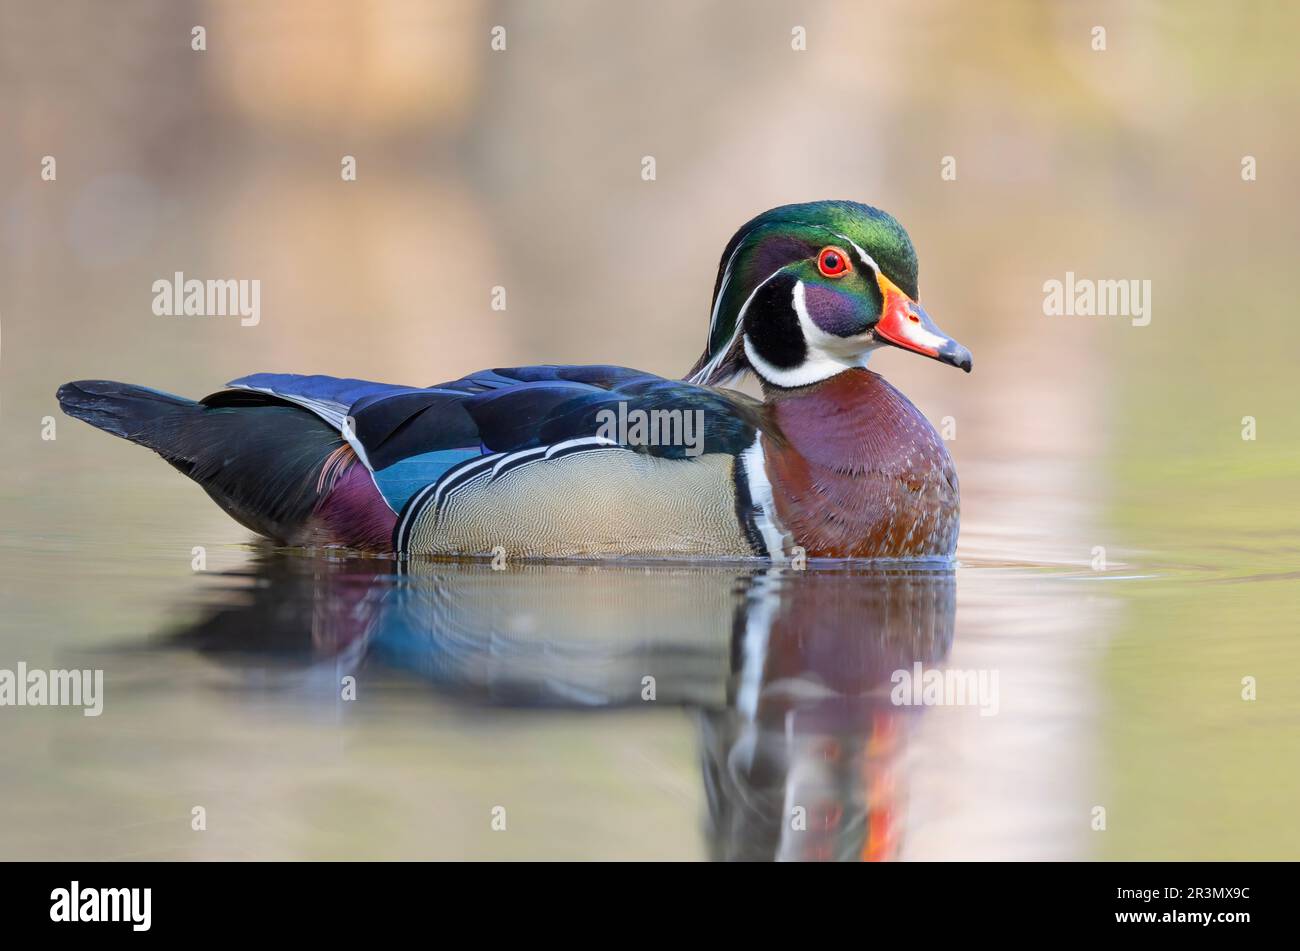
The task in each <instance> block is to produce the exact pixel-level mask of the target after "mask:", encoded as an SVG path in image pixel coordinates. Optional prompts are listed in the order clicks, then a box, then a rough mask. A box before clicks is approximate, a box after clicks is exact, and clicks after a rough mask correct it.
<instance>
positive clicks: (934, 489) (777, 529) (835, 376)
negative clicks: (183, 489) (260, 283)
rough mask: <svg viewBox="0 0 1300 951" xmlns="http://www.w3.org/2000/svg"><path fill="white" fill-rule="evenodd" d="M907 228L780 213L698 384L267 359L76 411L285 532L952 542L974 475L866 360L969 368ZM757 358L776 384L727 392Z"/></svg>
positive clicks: (608, 375) (729, 263)
mask: <svg viewBox="0 0 1300 951" xmlns="http://www.w3.org/2000/svg"><path fill="white" fill-rule="evenodd" d="M916 273H917V261H916V252H915V250H914V249H913V247H912V242H911V240H910V238H909V237H908V235H907V232H906V231H904V230H903V227H902V226H901V225H900V224H899V223H898V222H897V221H895V220H894V218H892V217H891V216H889V215H888V214H886V213H884V212H882V211H879V210H878V209H875V208H872V207H869V206H867V205H862V204H858V203H856V202H848V201H822V202H811V203H806V204H797V205H785V206H782V207H779V208H774V209H772V210H770V211H767V212H764V213H763V214H761V215H759V216H758V217H756V218H754V219H753V220H751V221H749V222H748V223H746V224H745V225H744V226H743V227H741V229H740V230H739V231H737V232H736V234H735V236H734V237H733V238H732V239H731V241H730V242H729V243H728V244H727V247H726V249H725V250H724V251H723V254H722V260H721V262H720V264H719V267H718V277H717V281H716V284H715V286H714V292H713V307H712V316H711V319H710V324H709V335H708V344H707V347H706V349H705V351H704V353H703V355H702V356H701V357H700V358H699V360H698V361H697V362H696V364H695V367H694V368H693V369H692V371H691V372H690V374H689V375H688V376H687V378H686V379H685V380H670V379H665V378H662V377H658V376H655V375H653V374H650V373H644V372H641V371H637V370H630V369H626V368H623V367H616V366H529V367H515V368H513V369H497V370H485V371H483V372H480V373H474V374H471V375H469V376H466V377H463V378H461V379H459V380H455V381H453V382H450V383H441V384H438V385H436V386H430V387H411V386H397V385H391V384H385V383H372V382H367V381H363V380H354V379H339V378H335V377H327V376H303V375H297V374H281V373H259V374H254V375H253V376H246V377H242V378H240V379H237V380H234V381H232V382H231V383H229V384H227V386H228V387H229V388H228V389H225V390H221V391H219V392H217V393H214V394H212V395H211V396H208V397H205V398H204V399H202V400H199V401H197V402H195V401H193V400H190V399H186V398H184V397H179V396H173V395H171V394H168V393H163V392H160V391H158V390H153V389H149V388H146V387H141V386H134V385H130V384H123V383H114V382H109V381H102V380H87V381H80V382H76V383H68V384H65V385H64V386H62V387H60V388H59V391H58V399H59V403H60V405H61V406H62V408H63V410H64V412H66V413H68V414H69V415H72V416H75V417H77V418H78V419H83V420H85V421H86V422H88V423H91V424H92V425H94V426H97V427H99V428H100V429H103V430H105V431H107V432H110V433H113V434H114V435H117V436H121V437H123V438H126V439H129V440H131V441H132V442H136V443H139V444H141V445H143V446H147V447H149V448H150V449H153V450H154V451H155V452H157V453H158V454H159V455H161V456H162V457H163V458H164V459H166V460H167V461H168V462H170V463H171V464H172V465H173V466H175V467H176V468H177V469H179V470H180V471H181V472H183V473H185V474H186V475H188V476H189V477H190V478H192V479H194V480H195V481H196V482H198V483H199V484H200V485H201V486H203V488H204V489H205V490H206V491H207V493H208V494H209V495H210V496H211V497H212V498H213V499H214V500H216V502H217V504H218V505H220V506H221V507H222V508H223V509H225V510H226V511H227V512H228V513H230V514H231V515H232V516H233V517H234V518H235V519H237V520H238V521H239V522H241V523H242V524H243V525H245V526H246V527H248V528H250V529H252V530H253V531H255V532H258V533H259V534H262V535H265V536H267V537H269V538H271V539H273V540H275V541H277V542H279V543H282V544H288V545H326V546H342V547H347V548H354V549H360V550H365V551H372V552H394V553H397V554H399V555H407V554H430V555H445V556H475V555H487V554H495V555H498V556H502V555H504V556H505V557H510V558H538V557H540V558H565V557H579V558H582V557H586V558H611V557H731V558H762V559H772V560H777V561H780V560H786V559H789V558H791V557H795V556H798V555H800V554H802V555H806V556H808V557H826V558H906V559H915V558H925V559H943V558H950V557H951V556H952V554H953V551H954V550H955V547H956V543H957V530H958V507H959V505H958V488H957V473H956V471H955V470H954V468H953V464H952V460H951V459H950V458H949V456H948V452H947V450H946V449H945V448H944V445H943V442H942V440H941V439H940V438H939V436H938V434H937V433H936V432H935V430H934V428H933V427H932V426H931V425H930V423H929V422H928V421H927V420H926V418H925V417H924V416H923V415H922V414H921V413H920V411H918V410H917V409H916V407H915V406H913V405H912V404H911V403H910V402H909V401H908V400H907V398H906V397H904V396H903V395H902V394H901V393H900V392H899V391H898V390H896V389H895V388H894V387H892V386H890V385H889V384H888V383H886V382H885V381H884V380H883V379H882V378H881V377H880V376H878V375H877V374H875V373H872V372H871V371H869V370H867V369H866V366H865V365H866V361H867V358H868V356H869V355H870V353H871V352H872V351H873V350H875V349H876V348H878V347H881V346H885V345H889V346H895V347H901V348H903V349H905V350H911V351H913V352H914V353H919V354H922V355H924V356H927V357H931V358H933V359H935V360H939V361H941V362H943V363H947V364H950V365H952V366H955V367H959V368H961V369H963V370H966V371H968V372H969V370H970V368H971V355H970V352H969V351H968V350H966V348H965V347H962V346H960V345H958V344H957V343H956V342H955V341H954V340H952V339H951V338H950V337H948V336H946V335H944V334H943V333H942V332H941V331H940V330H939V329H938V328H937V327H936V326H935V325H934V323H933V321H931V319H930V317H929V315H928V314H926V312H925V311H924V310H923V309H922V307H921V305H920V303H919V302H918V300H917V297H918V294H917V277H916ZM746 372H752V373H753V374H754V375H755V376H756V377H757V378H758V382H759V384H760V386H761V388H762V392H763V397H764V398H763V400H762V401H759V400H755V399H752V398H750V397H748V396H746V395H744V394H742V393H740V392H737V391H735V390H732V389H728V388H726V387H725V384H727V383H729V382H731V381H733V380H735V379H736V378H737V377H739V376H740V375H742V374H744V373H746Z"/></svg>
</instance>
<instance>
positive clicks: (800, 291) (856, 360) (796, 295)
mask: <svg viewBox="0 0 1300 951" xmlns="http://www.w3.org/2000/svg"><path fill="white" fill-rule="evenodd" d="M791 298H792V299H791V305H792V306H793V308H794V312H795V314H796V316H798V318H799V330H800V332H801V333H802V334H803V339H804V344H805V345H806V346H807V347H808V357H807V359H805V360H804V362H803V363H801V364H800V365H799V366H797V367H792V368H791V369H788V370H781V369H778V368H777V367H774V366H772V364H770V363H768V362H767V361H766V360H764V359H763V357H762V356H760V355H759V353H758V352H757V351H756V350H755V349H754V347H753V345H752V344H751V343H750V342H749V337H748V336H747V337H745V356H746V357H748V358H749V365H750V366H752V367H753V368H754V372H756V373H757V374H758V375H759V376H761V377H762V378H763V379H765V380H767V381H768V382H769V383H775V384H776V385H777V386H785V387H793V386H807V385H808V384H809V383H817V382H819V381H821V380H826V379H829V378H830V377H833V376H835V375H836V374H837V373H843V372H844V371H845V370H847V369H850V368H852V367H864V366H866V365H867V357H868V355H869V354H870V353H871V351H872V350H875V349H876V348H877V347H878V346H880V344H879V343H878V342H877V341H876V340H875V338H874V337H872V336H871V331H869V330H868V331H866V332H865V333H862V334H859V335H857V336H855V337H837V336H835V335H834V334H828V333H826V332H825V331H824V330H822V329H821V328H820V327H818V326H817V325H816V324H815V323H814V322H813V319H812V316H811V315H810V314H809V313H808V301H807V290H806V289H805V287H804V283H803V281H796V282H795V285H794V292H793V294H792V295H791Z"/></svg>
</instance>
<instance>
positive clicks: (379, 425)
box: [229, 366, 761, 510]
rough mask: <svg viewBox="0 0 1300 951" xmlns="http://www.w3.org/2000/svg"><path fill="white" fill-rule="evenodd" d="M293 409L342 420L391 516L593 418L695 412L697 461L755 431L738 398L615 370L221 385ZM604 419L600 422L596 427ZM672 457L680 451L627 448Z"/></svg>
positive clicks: (579, 431)
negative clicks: (417, 495) (483, 465)
mask: <svg viewBox="0 0 1300 951" xmlns="http://www.w3.org/2000/svg"><path fill="white" fill-rule="evenodd" d="M229 385H230V386H231V387H234V388H236V389H240V390H253V391H256V392H260V393H266V394H269V395H272V396H275V397H278V398H280V399H284V400H288V401H290V402H293V403H297V404H298V405H300V406H302V407H303V408H305V409H308V410H310V411H312V412H314V413H316V414H317V415H319V416H321V417H322V418H323V419H326V420H328V421H329V422H331V423H333V424H334V425H336V426H339V427H343V426H344V425H345V421H346V420H348V419H349V418H350V419H351V420H352V422H351V426H352V427H353V440H352V441H353V443H354V445H359V447H360V448H361V449H362V451H363V452H364V458H365V461H366V463H367V465H369V466H370V468H371V470H372V471H373V472H374V475H375V482H376V484H377V485H378V486H379V488H380V491H382V492H383V494H384V496H385V498H386V499H387V500H388V503H389V504H390V505H391V506H393V508H394V509H395V510H400V509H401V507H402V505H403V504H405V502H406V500H407V499H408V498H409V497H410V496H411V495H412V494H413V493H414V492H416V491H418V490H419V489H420V488H422V487H423V486H425V485H428V484H430V483H432V482H435V481H437V479H438V478H440V477H441V476H442V474H443V473H445V472H446V471H447V470H448V469H450V468H451V467H452V466H454V465H456V464H457V463H459V462H463V461H464V460H466V459H469V458H472V457H473V456H475V455H481V454H484V453H489V452H514V451H518V450H522V449H530V448H534V447H537V446H545V445H553V444H555V443H558V442H562V441H564V440H568V439H574V438H580V437H583V436H592V435H595V434H596V433H597V430H598V428H599V425H600V422H601V417H600V414H601V412H602V411H606V410H610V411H613V412H614V413H615V414H617V413H618V411H619V408H620V404H623V406H624V408H625V409H626V410H629V411H630V410H635V409H641V410H663V409H667V410H684V411H694V410H699V411H700V412H701V413H702V417H701V418H702V420H703V423H704V447H703V448H704V451H705V452H732V453H738V452H740V451H742V450H743V449H744V448H745V447H746V446H748V445H750V444H751V443H752V442H753V439H754V432H755V429H756V428H758V427H759V426H761V417H760V415H759V411H758V409H757V406H758V404H757V403H755V402H754V401H752V400H749V399H748V398H747V397H743V396H740V395H739V394H735V393H726V392H722V391H719V390H714V389H709V388H707V387H702V386H697V385H695V384H691V383H685V382H682V381H678V380H668V379H665V378H663V377H659V376H655V375H654V374H651V373H644V372H641V371H638V370H631V369H627V368H625V367H616V366H528V367H512V368H507V369H496V370H483V371H480V372H478V373H473V374H470V375H469V376H465V377H462V378H461V379H459V380H453V381H451V382H448V383H439V384H437V385H435V386H429V387H412V386H398V385H394V384H388V383H375V382H372V381H369V380H356V379H340V378H337V377H329V376H302V375H296V374H289V373H257V374H253V375H252V376H246V377H241V378H239V379H238V380H234V381H232V382H231V383H230V384H229ZM606 418H608V417H606ZM629 448H633V449H636V450H637V451H642V452H651V453H654V454H656V455H664V456H671V457H680V456H682V455H683V454H684V452H685V447H682V446H631V447H629Z"/></svg>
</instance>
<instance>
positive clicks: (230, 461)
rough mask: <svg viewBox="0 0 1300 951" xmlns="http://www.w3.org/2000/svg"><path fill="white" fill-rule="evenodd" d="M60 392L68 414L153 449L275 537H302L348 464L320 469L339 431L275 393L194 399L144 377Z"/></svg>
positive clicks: (69, 386)
mask: <svg viewBox="0 0 1300 951" xmlns="http://www.w3.org/2000/svg"><path fill="white" fill-rule="evenodd" d="M58 399H59V405H60V406H61V407H63V411H64V412H65V413H67V414H68V415H69V416H75V417H76V418H77V419H82V420H85V421H86V422H88V423H90V424H91V425H92V426H96V427H98V428H99V429H102V430H104V431H105V432H109V433H112V434H113V435H114V436H121V437H122V438H123V439H129V440H130V441H131V442H134V443H139V444H140V445H141V446H147V447H148V448H150V449H152V450H154V452H156V453H158V454H159V455H160V456H162V457H163V458H164V459H166V460H167V461H168V462H170V463H171V464H172V465H173V466H175V467H176V468H177V469H179V470H180V471H181V472H183V473H185V474H186V475H187V476H189V477H190V478H191V479H193V480H194V481H195V482H197V483H199V485H201V486H203V488H204V489H205V490H206V491H207V493H208V494H209V495H210V496H212V498H213V499H214V500H215V501H216V502H217V504H218V505H220V506H221V507H222V508H223V509H225V510H226V511H227V512H229V513H230V514H231V515H232V516H233V517H234V518H236V519H237V520H238V521H240V522H241V523H243V524H244V525H245V526H247V527H248V528H251V529H252V530H253V531H255V532H259V533H260V534H262V535H266V536H268V537H270V538H274V539H277V540H279V541H284V542H292V541H294V540H295V539H296V538H297V537H298V535H299V532H300V529H302V528H303V527H304V525H305V523H306V522H307V521H308V519H310V518H311V516H312V514H313V512H314V511H315V509H316V506H317V504H318V503H319V502H320V500H321V498H322V495H323V494H326V493H328V491H329V488H328V486H327V485H326V483H330V482H332V480H333V477H336V476H337V475H338V473H339V472H340V471H341V470H342V468H345V467H340V466H338V465H337V462H336V463H335V464H334V465H332V466H331V472H330V473H326V474H325V478H322V470H323V469H324V467H325V465H326V462H327V460H329V458H330V454H331V453H333V452H335V451H336V450H339V449H340V447H342V446H344V445H345V443H344V442H343V439H342V437H341V436H340V435H339V433H338V432H337V431H336V430H334V429H333V428H332V427H331V426H330V425H328V424H327V423H326V422H325V421H324V420H322V419H320V418H319V417H317V416H315V415H314V414H312V413H310V412H308V411H307V410H304V409H302V408H300V407H297V406H294V405H292V404H289V403H286V402H284V401H283V400H278V399H276V398H275V397H260V396H257V395H256V394H247V396H245V395H243V394H241V395H240V398H238V399H233V400H222V399H220V398H218V397H209V398H208V399H207V400H205V401H204V402H202V403H196V402H195V401H194V400H188V399H185V398H184V397H180V396H173V395H172V394H170V393H163V392H161V391H160V390H151V389H149V388H148V387H145V386H133V385H132V384H129V383H114V382H112V381H110V380H79V381H77V382H75V383H65V384H64V385H63V386H61V387H59V391H58ZM209 404H214V405H209ZM345 451H346V450H345Z"/></svg>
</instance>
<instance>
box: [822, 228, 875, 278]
mask: <svg viewBox="0 0 1300 951" xmlns="http://www.w3.org/2000/svg"><path fill="white" fill-rule="evenodd" d="M832 234H834V235H835V237H837V238H839V239H840V240H841V241H844V242H846V243H848V244H850V245H852V247H853V250H854V251H856V252H857V255H858V258H859V259H860V260H861V261H862V263H863V264H865V265H866V266H867V267H869V268H871V270H873V271H875V272H876V273H877V274H879V273H880V265H878V264H877V263H876V262H875V260H874V259H873V258H872V257H871V255H869V254H868V253H867V252H866V251H864V250H862V246H861V245H860V244H858V243H857V242H856V241H854V240H853V239H852V238H850V237H849V236H848V235H844V234H840V233H839V232H832Z"/></svg>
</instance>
